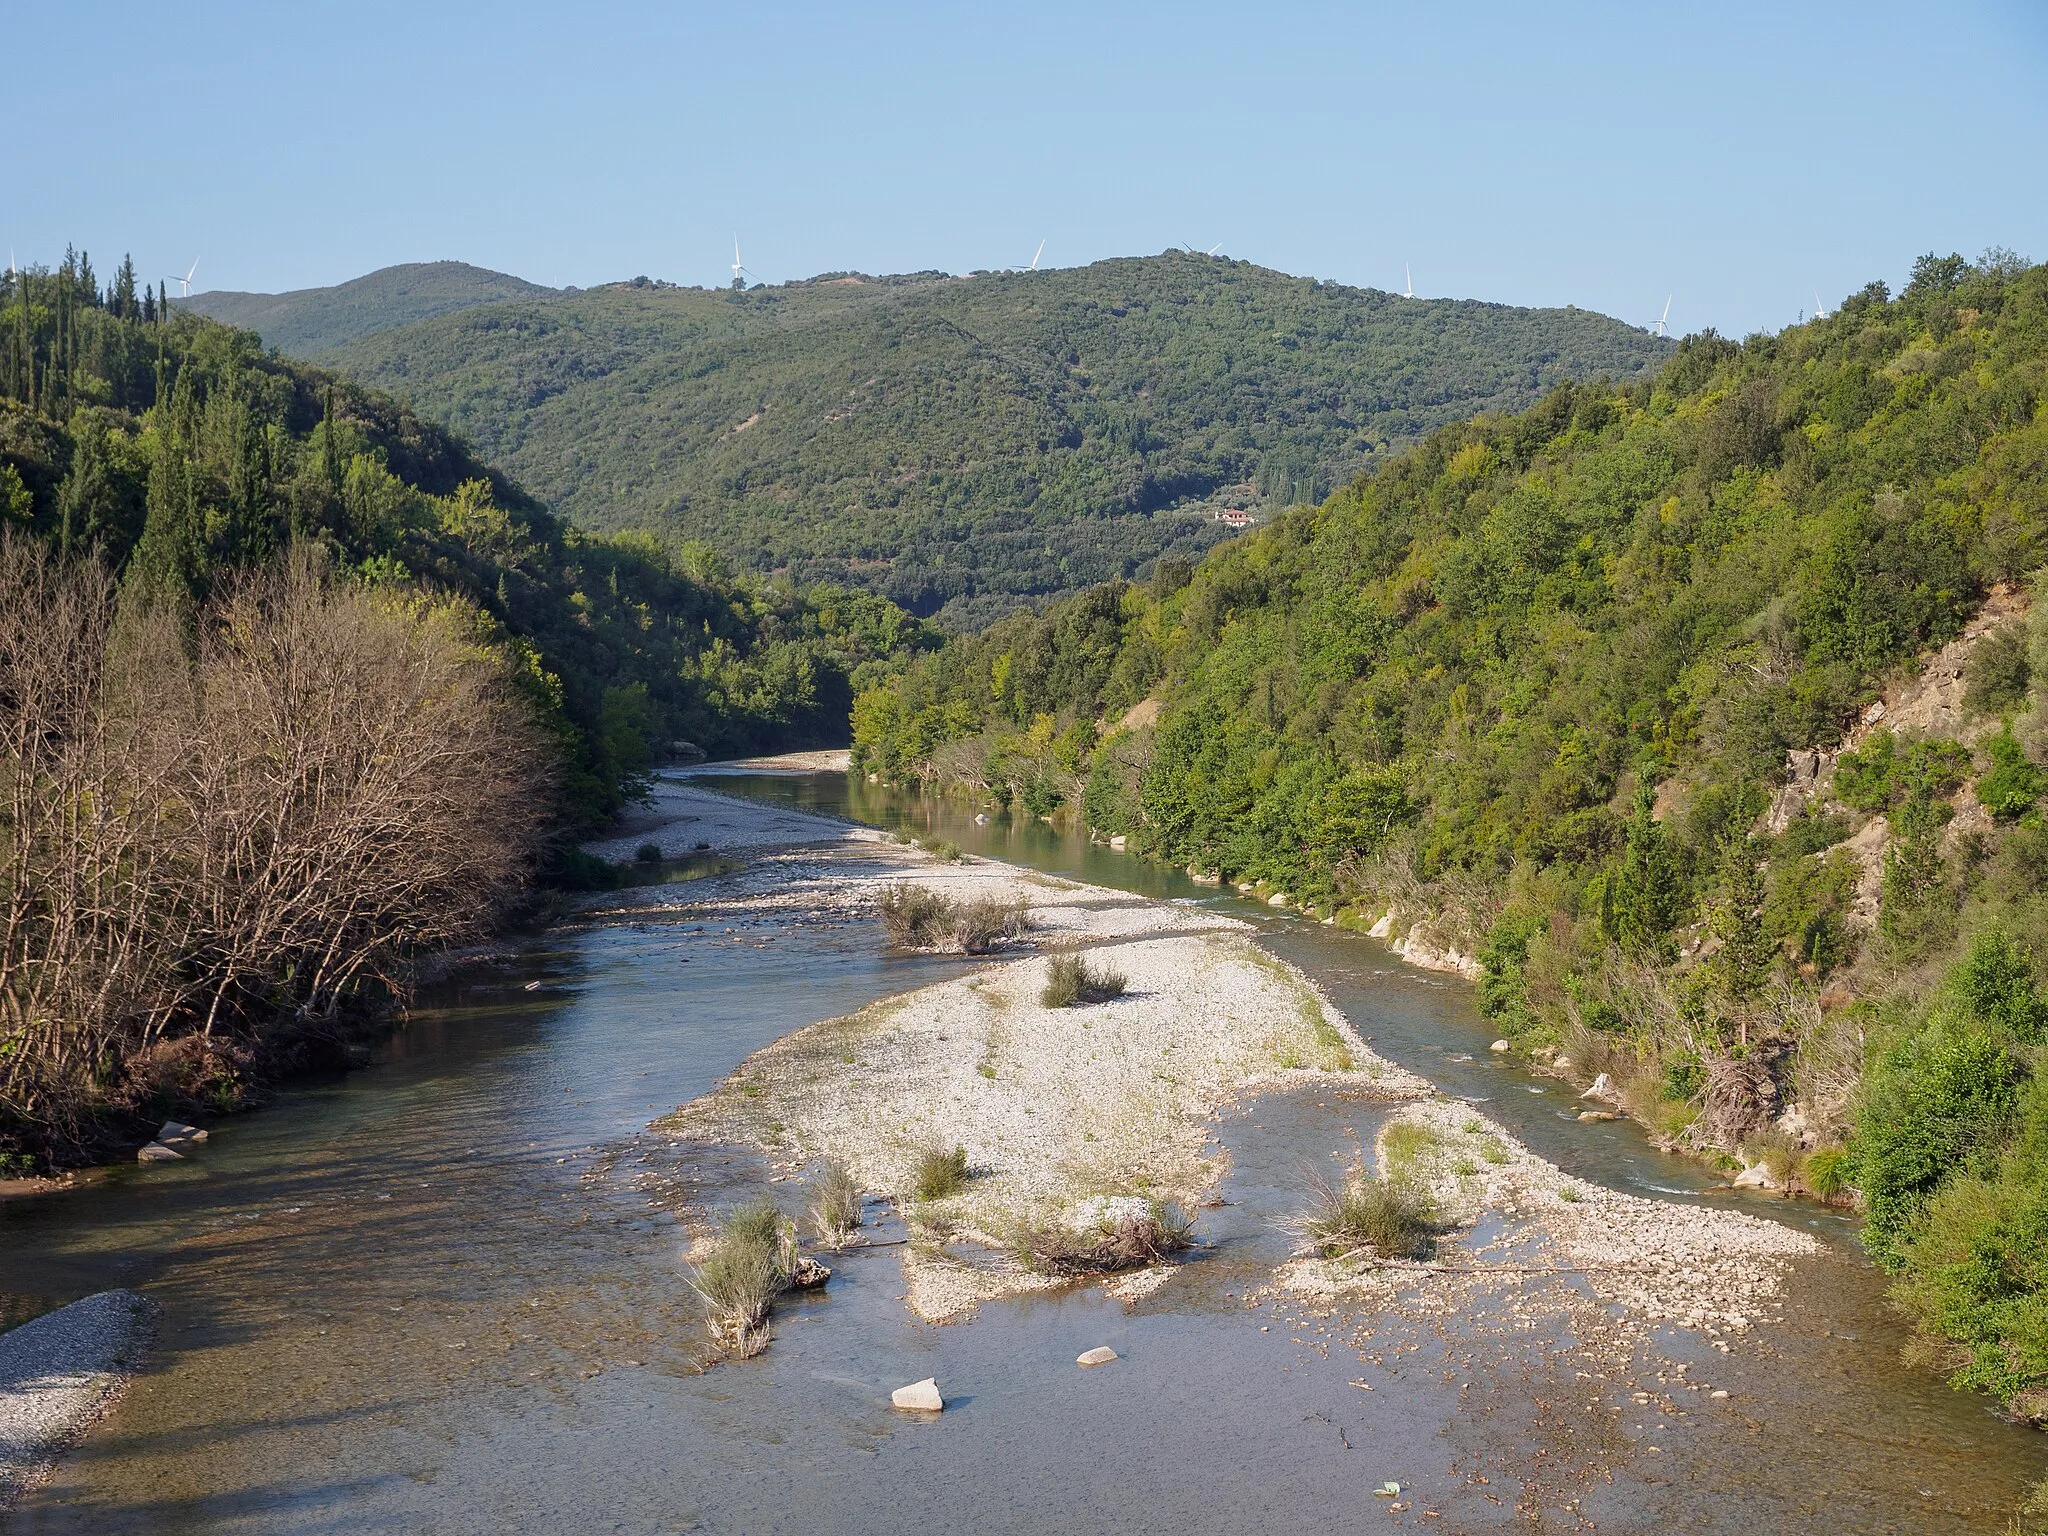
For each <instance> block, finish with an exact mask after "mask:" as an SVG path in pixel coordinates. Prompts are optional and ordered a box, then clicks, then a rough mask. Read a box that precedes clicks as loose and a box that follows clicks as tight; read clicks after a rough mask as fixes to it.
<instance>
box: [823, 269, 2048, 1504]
mask: <svg viewBox="0 0 2048 1536" xmlns="http://www.w3.org/2000/svg"><path fill="white" fill-rule="evenodd" d="M2044 563H2048V267H2028V266H2027V265H2026V264H2025V263H2024V262H2022V261H2021V260H2019V259H2018V258H2014V257H2012V256H2010V255H2009V253H2001V252H1992V253H1987V255H1986V257H1985V259H1984V260H1983V261H1981V262H1978V263H1975V264H1972V263H1970V262H1966V261H1964V260H1963V259H1962V258H1961V257H1934V256H1929V257H1926V258H1923V259H1922V260H1921V261H1919V262H1918V263H1916V264H1915V267H1914V272H1913V278H1912V281H1911V283H1910V285H1909V286H1908V287H1907V288H1906V290H1905V291H1904V292H1903V293H1902V294H1900V295H1899V296H1898V297H1896V298H1893V297H1892V296H1891V295H1890V294H1889V293H1888V292H1887V290H1886V288H1885V285H1884V284H1882V283H1874V284H1872V285H1870V286H1869V287H1868V288H1866V289H1864V290H1863V291H1862V292H1860V293H1858V294H1856V295H1855V296H1853V297H1851V298H1850V299H1848V300H1846V301H1845V302H1844V303H1843V304H1842V306H1841V308H1840V310H1839V312H1838V313H1836V314H1834V315H1832V316H1831V317H1829V318H1828V319H1826V320H1821V321H1816V322H1813V323H1809V324H1805V325H1801V326H1798V327H1795V328H1792V329H1789V330H1786V331H1784V332H1782V333H1780V334H1778V335H1775V336H1757V337H1753V338H1751V339H1750V340H1749V341H1747V342H1745V343H1743V344H1741V345H1737V344H1734V343H1731V342H1728V341H1725V340H1722V339H1720V338H1718V337H1715V336H1713V335H1711V334H1708V335H1703V336H1697V337H1692V338H1688V339H1687V340H1686V342H1685V343H1684V344H1683V345H1682V346H1681V347H1680V348H1679V350H1678V352H1677V355H1676V356H1674V357H1673V358H1672V359H1671V361H1670V362H1669V363H1668V364H1667V365H1666V366H1665V367H1664V368H1663V369H1662V371H1661V372H1660V373H1658V374H1657V375H1656V376H1655V377H1654V378H1645V379H1642V380H1640V381H1638V382H1635V383H1632V384H1629V385H1625V386H1622V387H1619V388H1617V387H1612V386H1571V387H1562V388H1559V389H1557V390H1556V391H1554V392H1553V393H1552V394H1550V395H1549V396H1548V397H1547V398H1546V399H1545V400H1544V401H1543V402H1542V404H1540V405H1538V406H1537V407H1536V408H1534V409H1533V410H1530V411H1527V412H1524V413H1522V414H1520V415H1514V416H1495V417H1487V418H1483V419H1480V420H1476V421H1472V422H1468V423H1463V424H1460V425H1457V426H1452V427H1447V428H1445V429H1443V430H1441V431H1438V432H1436V433H1434V434H1432V435H1431V436H1430V437H1429V438H1428V439H1427V440H1426V441H1424V442H1423V443H1422V444H1421V445H1420V446H1418V447H1417V448H1415V449H1414V450H1413V451H1411V452H1409V453H1407V454H1405V455H1403V456H1401V457H1400V458H1397V459H1395V460H1394V461H1392V462H1390V463H1388V464H1387V465H1385V466H1384V467H1383V468H1381V469H1380V470H1379V471H1378V472H1377V473H1376V474H1373V475H1371V476H1370V477H1367V478H1362V479H1359V480H1357V481H1355V482H1353V483H1352V484H1350V485H1347V486H1346V487H1344V488H1343V489H1341V490H1340V491H1338V492H1337V493H1336V494H1335V495H1333V496H1331V497H1330V498H1329V499H1328V500H1326V501H1325V502H1324V503H1323V504H1322V505H1320V506H1318V507H1315V508H1302V509H1299V510H1297V511H1294V512H1291V513H1289V514H1287V515H1286V516H1285V517H1283V518H1281V519H1280V520H1279V521H1278V522H1277V523H1275V524H1274V525H1273V526H1272V527H1270V528H1267V529H1264V530H1261V531H1259V532H1258V533H1256V534H1254V535H1251V536H1248V537H1245V538H1243V539H1241V540H1238V541H1237V542H1234V543H1232V544H1229V545H1227V546H1224V547H1223V548H1220V549H1218V550H1216V551H1214V552H1213V553H1212V554H1210V555H1209V557H1208V558H1207V560H1206V561H1205V562H1204V563H1203V564H1202V565H1201V567H1200V568H1199V569H1198V570H1195V571H1192V572H1190V571H1188V570H1186V569H1185V568H1180V567H1172V568H1166V569H1162V571H1161V572H1160V573H1159V575H1158V576H1157V577H1155V579H1154V580H1153V581H1152V582H1151V583H1150V584H1149V586H1146V587H1138V586H1131V585H1128V584H1117V585H1113V586H1106V587H1102V588H1098V589H1096V590H1094V591H1091V592H1089V593H1086V594H1083V595H1081V596H1079V597H1076V598H1074V599H1072V600H1070V601H1068V602H1066V603H1064V604H1060V605H1056V606H1054V607H1053V608H1052V609H1051V610H1050V611H1049V612H1048V613H1047V614H1045V615H1044V616H1043V617H1042V618H1034V617H1020V618H1016V619H1012V620H1009V621H1006V622H1005V623H1004V624H1002V625H999V626H997V627H996V628H995V629H993V630H992V631H990V632H989V633H987V634H985V635H981V636H977V637H973V638H963V639H957V640H954V641H951V642H949V643H948V644H947V646H946V647H945V649H944V650H942V651H940V652H938V653H936V654H934V655H931V656H928V657H925V658H923V659H921V660H920V661H919V662H917V663H916V664H915V665H914V666H913V667H912V668H911V670H910V671H909V672H908V673H907V674H906V675H905V676H904V677H902V678H901V679H899V680H897V681H894V682H890V683H888V684H886V685H885V686H882V687H878V688H877V689H875V690H873V691H871V692H870V693H868V694H866V695H864V696H863V697H862V698H861V699H860V700H859V702H858V703H857V704H856V707H855V752H856V759H857V764H858V765H860V766H864V767H866V768H867V769H869V770H870V771H879V772H881V773H884V774H886V775H888V776H891V777H896V778H906V779H920V780H922V779H930V778H936V779H939V780H942V781H946V782H950V783H952V784H954V785H955V786H958V787H961V788H964V789H968V790H971V791H972V792H974V793H976V794H978V795H982V796H987V797H990V798H993V799H998V800H1016V801H1021V802H1022V804H1023V806H1024V807H1025V808H1026V809H1028V810H1032V811H1036V812H1052V811H1056V810H1058V809H1059V808H1060V806H1061V805H1062V804H1063V803H1065V804H1068V805H1071V806H1075V807H1077V808H1078V809H1079V810H1080V812H1081V813H1082V814H1083V815H1085V817H1086V819H1087V821H1088V823H1089V825H1090V826H1091V827H1093V828H1095V829H1096V830H1098V831H1100V832H1102V833H1104V834H1107V835H1120V836H1122V837H1124V838H1126V839H1127V840H1128V843H1129V846H1131V847H1132V848H1133V849H1134V850H1141V851H1143V852H1146V853H1150V854H1152V855H1154V856H1156V857H1159V858H1163V859H1168V860H1171V861H1173V862H1174V863H1176V864H1183V865H1188V866H1191V867H1193V868H1194V869H1196V870H1198V871H1201V872H1204V873H1208V874H1212V875H1220V876H1222V877H1224V878H1226V879H1232V880H1238V881H1244V882H1252V883H1255V884H1256V885H1258V886H1261V887H1263V888H1265V889H1267V890H1270V891H1273V892H1285V893H1286V894H1287V896H1288V897H1289V899H1291V900H1293V901H1295V902H1298V903H1300V904H1303V905H1307V906H1311V907H1314V908H1317V909H1319V910H1322V911H1324V912H1326V913H1329V914H1331V915H1333V916H1335V917H1337V918H1338V920H1340V921H1348V922H1353V923H1356V924H1358V925H1360V926H1364V925H1366V924H1371V923H1374V922H1375V921H1381V920H1383V921H1386V922H1387V923H1388V925H1389V928H1390V929H1391V932H1392V936H1393V937H1395V938H1396V939H1403V938H1404V937H1405V939H1407V940H1409V941H1412V942H1413V943H1414V944H1415V945H1417V946H1419V947H1418V948H1417V949H1416V950H1415V951H1414V952H1415V953H1425V952H1427V951H1432V950H1433V951H1435V952H1436V954H1437V955H1438V956H1439V957H1441V956H1443V955H1444V954H1445V953H1446V952H1451V953H1452V954H1453V955H1462V956H1464V957H1466V958H1467V960H1468V961H1469V960H1473V959H1476V961H1477V969H1478V971H1479V977H1478V990H1479V999H1480V1002H1481V1004H1482V1006H1483V1007H1484V1008H1485V1009H1486V1010H1487V1011H1488V1012H1489V1013H1490V1014H1491V1015H1492V1016H1493V1017H1494V1018H1495V1019H1496V1021H1497V1024H1498V1027H1499V1028H1500V1030H1501V1032H1502V1033H1503V1034H1504V1035H1505V1036H1507V1037H1508V1038H1509V1039H1510V1040H1511V1041H1512V1042H1514V1044H1515V1047H1516V1048H1517V1049H1518V1050H1521V1051H1526V1052H1528V1053H1529V1054H1530V1055H1531V1056H1532V1057H1534V1058H1535V1059H1537V1060H1539V1061H1542V1062H1547V1063H1549V1064H1550V1065H1551V1066H1552V1068H1553V1069H1554V1070H1556V1071H1557V1072H1559V1073H1560V1074H1561V1075H1564V1076H1567V1077H1570V1078H1572V1079H1574V1080H1575V1081H1577V1082H1578V1083H1581V1084H1584V1083H1586V1082H1588V1081H1589V1080H1592V1079H1593V1078H1594V1077H1595V1076H1596V1074H1605V1076H1606V1078H1607V1082H1608V1083H1609V1084H1610V1085H1612V1086H1611V1088H1609V1089H1607V1090H1605V1091H1607V1092H1609V1093H1610V1094H1611V1096H1612V1097H1613V1098H1614V1099H1615V1100H1616V1101H1617V1102H1619V1103H1621V1104H1624V1105H1625V1106H1626V1107H1627V1108H1628V1109H1629V1110H1630V1111H1631V1112H1633V1113H1634V1114H1636V1115H1637V1116H1638V1117H1639V1118H1641V1119H1642V1120H1643V1121H1644V1122H1645V1123H1646V1124H1647V1125H1649V1126H1650V1127H1651V1128H1652V1129H1653V1130H1654V1132H1655V1133H1656V1134H1657V1135H1658V1136H1659V1137H1661V1138H1663V1139H1664V1140H1666V1141H1667V1142H1668V1143H1669V1144H1671V1145H1673V1146H1675V1147H1682V1148H1685V1149H1687V1150H1690V1151H1692V1152H1694V1153H1696V1154H1698V1155H1700V1156H1703V1157H1706V1158H1709V1159H1711V1160H1714V1161H1716V1162H1718V1163H1719V1164H1720V1165H1721V1166H1723V1167H1725V1168H1727V1169H1728V1170H1729V1171H1730V1172H1731V1173H1732V1172H1734V1171H1735V1170H1737V1169H1742V1168H1747V1169H1749V1170H1751V1172H1752V1173H1753V1174H1755V1175H1756V1176H1759V1177H1763V1178H1767V1179H1769V1180H1770V1181H1771V1182H1772V1183H1773V1184H1774V1185H1775V1186H1780V1187H1784V1186H1789V1187H1791V1188H1795V1189H1805V1190H1807V1191H1809V1192H1811V1193H1813V1194H1815V1195H1817V1196H1821V1197H1824V1198H1830V1199H1834V1200H1837V1201H1841V1202H1847V1203H1854V1204H1856V1205H1857V1206H1859V1207H1860V1209H1861V1210H1862V1211H1863V1212H1864V1213H1865V1216H1866V1218H1867V1224H1866V1243H1867V1245H1868V1246H1869V1248H1870V1251H1871V1253H1872V1255H1873V1256H1874V1257H1875V1258H1876V1259H1877V1260H1878V1261H1879V1262H1880V1263H1882V1264H1883V1265H1884V1266H1885V1267H1886V1268H1888V1269H1889V1270H1891V1271H1893V1272H1894V1273H1895V1274H1896V1275H1897V1276H1898V1277H1899V1278H1898V1282H1897V1290H1896V1292H1895V1296H1896V1299H1897V1300H1898V1302H1899V1303H1900V1305H1901V1306H1902V1308H1903V1309H1904V1310H1905V1311H1906V1312H1907V1313H1908V1314H1909V1315H1910V1316H1911V1317H1912V1318H1913V1320H1914V1321H1915V1323H1916V1324H1917V1325H1918V1327H1919V1329H1920V1331H1921V1336H1922V1339H1921V1342H1922V1346H1923V1347H1922V1349H1921V1352H1920V1356H1919V1357H1920V1358H1922V1359H1924V1360H1927V1361H1929V1362H1934V1363H1938V1364H1940V1365H1941V1367H1942V1368H1943V1369H1944V1370H1945V1371H1947V1372H1948V1373H1950V1378H1951V1380H1952V1381H1954V1382H1955V1383H1956V1384H1957V1385H1959V1386H1964V1387H1969V1388H1974V1389H1979V1390H1985V1391H1989V1392H1992V1393H1994V1394H1996V1395H1997V1396H1999V1397H2000V1398H2001V1399H2003V1400H2004V1401H2005V1403H2006V1404H2007V1406H2008V1407H2009V1408H2010V1410H2011V1411H2012V1412H2014V1413H2015V1414H2017V1415H2020V1416H2023V1417H2029V1418H2033V1419H2036V1420H2042V1421H2048V1071H2044V1070H2043V1067H2044V1065H2048V1054H2044V1053H2048V999H2044V998H2043V996H2042V994H2041V990H2040V986H2039V982H2038V978H2039V977H2040V976H2041V975H2043V974H2048V817H2044V806H2048V767H2044V764H2048V605H2041V604H2039V603H2038V602H2037V599H2038V596H2039V593H2040V590H2041V588H2040V585H2039V583H2040V570H2041V567H2042V566H2043V565H2044ZM1994 595H1995V596H1996V598H1997V601H1996V603H1995V604H1993V603H1991V602H1990V601H1989V599H1990V598H1991V597H1993V596H1994ZM1966 626H1968V627H1967V628H1966ZM1950 642H1954V643H1955V644H1956V646H1957V649H1956V650H1953V651H1944V652H1943V656H1944V662H1943V666H1942V668H1941V669H1940V670H1939V671H1938V672H1933V671H1928V672H1923V668H1924V667H1925V665H1926V662H1927V659H1928V657H1929V655H1930V652H1931V651H1932V649H1933V648H1935V647H1939V646H1943V645H1945V644H1947V643H1950ZM1958 668H1960V674H1961V675H1960V680H1958V679H1957V669H1958ZM1148 695H1149V696H1150V697H1151V698H1152V699H1153V700H1155V701H1157V702H1158V704H1159V705H1160V706H1161V708H1160V712H1159V713H1158V715H1157V719H1156V723H1154V722H1152V721H1150V720H1147V719H1146V718H1145V713H1144V712H1137V713H1132V712H1131V706H1133V705H1134V704H1136V703H1137V702H1138V701H1140V700H1141V699H1143V698H1146V697H1147V696H1148ZM1936 700H1939V701H1941V702H1940V706H1939V708H1936V707H1935V703H1934V702H1933V701H1936ZM1880 701H1883V702H1886V703H1887V706H1888V708H1887V710H1886V711H1885V712H1882V713H1880V712H1879V711H1878V710H1877V709H1876V707H1875V706H1876V705H1877V704H1878V703H1879V702H1880ZM1119 721H1123V722H1125V723H1126V725H1127V726H1128V728H1124V727H1120V726H1119V725H1117V724H1115V723H1114V722H1119ZM1894 723H1896V724H1897V727H1898V729H1897V734H1894V731H1893V724H1894ZM1852 731H1854V732H1855V733H1856V734H1855V736H1854V738H1853V741H1851V740H1850V738H1849V733H1850V732H1852ZM1845 745H1847V746H1853V750H1843V748H1844V747H1845ZM1816 751H1817V752H1818V754H1819V755H1818V756H1815V755H1814V753H1815V752H1816ZM1788 753H1789V754H1795V755H1794V756H1791V757H1789V758H1788ZM1383 931H1385V930H1383ZM2044 1497H2048V1496H2044Z"/></svg>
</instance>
